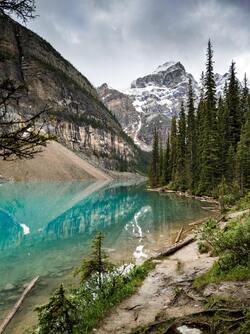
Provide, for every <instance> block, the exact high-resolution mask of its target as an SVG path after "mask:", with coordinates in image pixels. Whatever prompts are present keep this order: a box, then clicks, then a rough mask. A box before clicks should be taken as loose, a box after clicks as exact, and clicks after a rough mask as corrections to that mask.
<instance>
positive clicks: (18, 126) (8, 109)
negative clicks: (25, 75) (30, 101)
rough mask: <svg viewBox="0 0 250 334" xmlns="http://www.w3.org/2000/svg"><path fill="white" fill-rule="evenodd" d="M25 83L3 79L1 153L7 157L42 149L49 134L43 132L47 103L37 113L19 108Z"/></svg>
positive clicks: (29, 155)
mask: <svg viewBox="0 0 250 334" xmlns="http://www.w3.org/2000/svg"><path fill="white" fill-rule="evenodd" d="M22 93H23V94H24V93H25V87H24V86H21V85H15V84H14V83H13V82H12V81H10V80H5V81H4V82H2V83H0V157H2V158H3V159H4V160H7V159H14V158H32V157H33V156H34V155H35V154H36V153H39V152H41V150H42V146H45V145H46V142H47V141H48V140H49V137H48V136H47V135H46V134H45V133H44V132H43V127H44V125H45V123H46V117H43V120H42V119H41V116H42V115H44V116H46V115H47V112H48V111H49V108H48V107H47V106H45V107H44V108H43V109H42V110H41V111H40V112H38V113H37V114H35V115H31V116H30V115H24V114H23V113H22V112H21V111H20V110H19V106H18V104H19V99H21V98H22V97H23V95H22Z"/></svg>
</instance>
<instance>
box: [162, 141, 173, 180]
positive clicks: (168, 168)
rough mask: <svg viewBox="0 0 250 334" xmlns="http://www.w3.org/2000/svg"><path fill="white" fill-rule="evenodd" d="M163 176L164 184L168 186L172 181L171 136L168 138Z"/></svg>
mask: <svg viewBox="0 0 250 334" xmlns="http://www.w3.org/2000/svg"><path fill="white" fill-rule="evenodd" d="M163 161H164V165H163V176H164V184H168V183H169V182H170V181H171V161H170V141H169V135H168V137H167V143H166V149H165V154H164V160H163Z"/></svg>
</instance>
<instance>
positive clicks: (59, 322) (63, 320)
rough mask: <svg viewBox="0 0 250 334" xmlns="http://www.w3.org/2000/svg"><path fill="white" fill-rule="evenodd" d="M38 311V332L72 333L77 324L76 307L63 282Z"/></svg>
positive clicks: (45, 333) (42, 333)
mask: <svg viewBox="0 0 250 334" xmlns="http://www.w3.org/2000/svg"><path fill="white" fill-rule="evenodd" d="M36 311H38V321H39V324H38V331H36V333H38V334H48V333H51V334H72V333H73V328H74V325H75V324H76V307H75V306H74V305H73V303H72V302H71V301H70V300H69V298H68V297H67V296H66V295H65V290H64V287H63V284H61V285H60V287H59V289H58V290H56V292H55V293H54V294H53V295H52V296H51V297H50V300H49V302H48V304H46V305H43V306H39V307H37V308H36Z"/></svg>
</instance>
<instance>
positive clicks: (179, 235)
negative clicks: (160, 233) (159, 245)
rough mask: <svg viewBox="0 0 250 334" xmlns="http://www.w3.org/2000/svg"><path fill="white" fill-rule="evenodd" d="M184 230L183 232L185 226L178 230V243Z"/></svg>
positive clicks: (176, 240)
mask: <svg viewBox="0 0 250 334" xmlns="http://www.w3.org/2000/svg"><path fill="white" fill-rule="evenodd" d="M182 232H183V227H182V228H181V229H180V231H179V232H178V234H177V237H176V238H175V241H174V242H175V243H177V242H179V241H180V238H181V235H182Z"/></svg>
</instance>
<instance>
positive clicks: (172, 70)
mask: <svg viewBox="0 0 250 334" xmlns="http://www.w3.org/2000/svg"><path fill="white" fill-rule="evenodd" d="M189 79H191V81H192V84H193V88H194V92H195V95H196V96H197V97H198V95H199V85H198V83H197V82H196V81H195V79H194V78H193V76H192V74H190V73H187V72H186V70H185V67H184V66H183V65H182V64H181V63H180V62H166V63H164V64H163V65H161V66H159V67H158V68H157V69H156V70H155V71H154V72H153V73H150V74H148V75H145V76H144V77H141V78H138V79H136V80H135V81H133V82H132V84H131V87H130V88H129V89H125V90H123V92H119V91H117V90H115V89H112V88H109V87H108V85H107V84H103V85H102V86H101V87H99V88H98V89H97V91H98V93H99V95H100V97H101V99H102V101H103V102H104V104H105V105H106V106H107V107H108V108H109V109H110V110H111V111H112V112H113V113H114V114H115V116H116V117H117V119H118V120H119V122H120V123H121V125H122V127H123V129H124V131H125V132H126V133H127V134H128V135H129V136H130V137H132V138H133V139H134V142H135V143H136V144H137V145H138V146H140V147H141V148H142V149H144V150H150V149H151V143H152V133H153V129H154V128H155V127H157V129H159V131H160V132H161V134H162V137H163V140H166V135H167V133H168V130H169V127H170V122H171V118H172V116H173V115H176V116H177V117H178V114H179V110H180V102H181V101H182V100H183V101H184V102H185V101H186V99H187V92H188V82H189ZM227 79H228V74H225V75H223V76H222V75H220V74H216V75H215V80H216V84H217V94H218V95H220V94H222V92H223V89H224V85H225V81H226V80H227Z"/></svg>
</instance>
